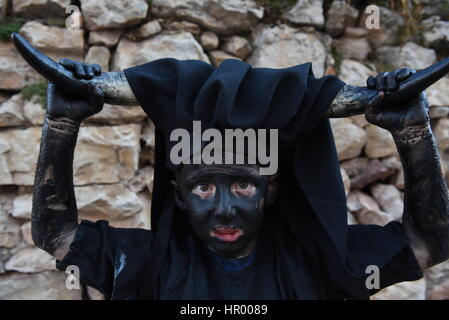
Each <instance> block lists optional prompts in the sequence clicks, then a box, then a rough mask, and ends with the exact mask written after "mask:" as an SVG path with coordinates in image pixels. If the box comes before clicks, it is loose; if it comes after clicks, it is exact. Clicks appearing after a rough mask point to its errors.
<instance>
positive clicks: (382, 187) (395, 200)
mask: <svg viewBox="0 0 449 320" xmlns="http://www.w3.org/2000/svg"><path fill="white" fill-rule="evenodd" d="M371 194H372V195H373V197H374V199H376V201H377V203H378V204H379V205H380V207H381V209H382V210H383V211H385V212H386V213H387V214H388V215H389V216H390V217H391V219H392V220H399V219H400V218H401V217H402V213H403V211H404V200H403V197H402V195H401V192H400V191H399V190H398V189H397V188H396V187H395V186H393V185H389V184H383V183H378V184H375V185H373V186H372V187H371Z"/></svg>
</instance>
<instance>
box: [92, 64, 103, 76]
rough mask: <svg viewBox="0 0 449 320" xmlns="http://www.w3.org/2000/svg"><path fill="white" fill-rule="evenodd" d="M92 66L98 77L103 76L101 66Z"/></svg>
mask: <svg viewBox="0 0 449 320" xmlns="http://www.w3.org/2000/svg"><path fill="white" fill-rule="evenodd" d="M91 66H92V69H93V70H94V73H95V75H96V76H99V75H101V66H100V65H99V64H96V63H94V64H92V65H91Z"/></svg>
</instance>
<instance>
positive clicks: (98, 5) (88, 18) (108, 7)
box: [81, 0, 148, 30]
mask: <svg viewBox="0 0 449 320" xmlns="http://www.w3.org/2000/svg"><path fill="white" fill-rule="evenodd" d="M81 10H82V12H83V15H84V19H85V22H86V27H87V29H89V30H98V29H107V28H122V27H126V26H130V25H134V24H138V23H139V22H140V21H142V20H143V19H145V18H146V16H147V11H148V3H147V1H145V0H114V1H108V0H81Z"/></svg>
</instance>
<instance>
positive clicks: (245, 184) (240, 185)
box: [239, 182, 249, 190]
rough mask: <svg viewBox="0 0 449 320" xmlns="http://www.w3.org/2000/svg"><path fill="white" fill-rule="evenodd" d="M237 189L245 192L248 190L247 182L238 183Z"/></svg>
mask: <svg viewBox="0 0 449 320" xmlns="http://www.w3.org/2000/svg"><path fill="white" fill-rule="evenodd" d="M239 188H240V189H241V190H245V189H248V188H249V183H248V182H239Z"/></svg>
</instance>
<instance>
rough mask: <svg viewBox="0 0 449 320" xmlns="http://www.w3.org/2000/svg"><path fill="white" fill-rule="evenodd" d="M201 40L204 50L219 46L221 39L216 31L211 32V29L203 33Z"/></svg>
mask: <svg viewBox="0 0 449 320" xmlns="http://www.w3.org/2000/svg"><path fill="white" fill-rule="evenodd" d="M200 42H201V45H202V46H203V48H204V50H207V51H209V50H214V49H217V48H218V45H219V43H220V39H219V38H218V36H217V35H216V34H215V33H213V32H211V31H206V32H204V33H202V34H201V37H200Z"/></svg>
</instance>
